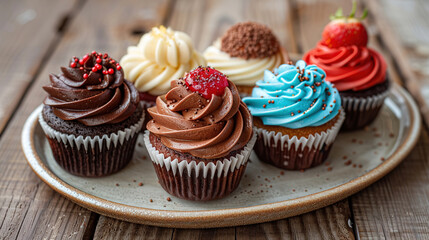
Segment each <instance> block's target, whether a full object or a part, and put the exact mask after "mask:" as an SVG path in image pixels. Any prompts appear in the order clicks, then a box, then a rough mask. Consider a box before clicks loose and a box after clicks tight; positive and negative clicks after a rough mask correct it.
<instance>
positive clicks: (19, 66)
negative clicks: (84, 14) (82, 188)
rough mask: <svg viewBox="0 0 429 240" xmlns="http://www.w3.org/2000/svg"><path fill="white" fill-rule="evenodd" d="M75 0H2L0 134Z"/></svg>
mask: <svg viewBox="0 0 429 240" xmlns="http://www.w3.org/2000/svg"><path fill="white" fill-rule="evenodd" d="M76 2H77V1H76V0H73V1H67V0H61V1H31V0H20V1H14V0H7V1H2V3H1V8H0V35H1V38H0V85H1V86H2V87H1V88H0V102H1V103H2V104H1V105H0V134H1V133H2V131H3V129H4V127H5V125H6V123H7V122H8V120H9V118H10V116H11V115H12V113H13V112H14V111H15V109H16V107H17V106H18V104H19V102H20V100H21V98H22V95H23V94H24V93H25V91H26V89H27V87H28V86H29V84H30V83H31V81H32V80H33V79H34V76H35V74H36V73H37V72H38V71H39V69H40V67H41V65H40V64H41V61H42V59H43V58H44V57H46V56H48V55H49V54H50V50H51V48H52V47H53V46H54V45H55V44H56V43H57V41H58V39H59V37H60V35H61V32H60V31H59V30H60V29H59V28H60V26H61V24H62V23H63V22H64V21H63V20H65V19H66V18H67V17H68V16H71V15H72V14H73V11H74V10H75V8H76V6H75V5H76Z"/></svg>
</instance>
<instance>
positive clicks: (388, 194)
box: [352, 130, 429, 239]
mask: <svg viewBox="0 0 429 240" xmlns="http://www.w3.org/2000/svg"><path fill="white" fill-rule="evenodd" d="M428 145H429V137H428V133H427V131H426V130H425V131H423V132H422V135H421V137H420V140H419V142H418V143H417V146H416V147H415V149H414V150H413V151H412V152H411V154H410V155H409V156H408V157H407V158H406V159H405V160H404V161H403V162H402V163H401V164H400V165H399V166H398V167H397V168H396V169H395V170H393V171H392V172H391V173H390V174H389V175H387V176H386V177H384V178H383V179H381V180H380V181H379V182H377V183H375V184H373V185H372V186H370V187H369V188H367V189H366V190H364V191H362V192H361V193H359V194H357V195H355V196H353V197H352V206H353V212H354V215H355V222H356V224H357V227H358V229H359V234H360V237H361V238H362V239H376V238H377V239H381V238H383V239H391V238H397V239H428V238H429V229H428V222H429V205H428V203H429V188H428V185H427V183H428V182H429V166H428V162H429V150H428V148H427V146H428Z"/></svg>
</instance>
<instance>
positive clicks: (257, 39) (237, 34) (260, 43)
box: [221, 22, 280, 59]
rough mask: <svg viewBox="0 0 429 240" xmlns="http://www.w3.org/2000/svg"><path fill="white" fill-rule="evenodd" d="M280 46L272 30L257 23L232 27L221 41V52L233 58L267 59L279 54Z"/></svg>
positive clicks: (244, 23)
mask: <svg viewBox="0 0 429 240" xmlns="http://www.w3.org/2000/svg"><path fill="white" fill-rule="evenodd" d="M279 48H280V44H279V42H278V40H277V38H276V37H275V36H274V34H273V33H272V32H271V30H270V29H269V28H268V27H267V26H265V25H262V24H259V23H255V22H243V23H238V24H235V25H233V26H232V27H230V28H229V29H228V30H227V31H226V33H225V34H224V35H223V37H222V39H221V50H222V51H223V52H226V53H228V54H229V55H230V56H231V57H240V58H244V59H249V58H266V57H271V56H273V55H275V54H276V53H277V52H279Z"/></svg>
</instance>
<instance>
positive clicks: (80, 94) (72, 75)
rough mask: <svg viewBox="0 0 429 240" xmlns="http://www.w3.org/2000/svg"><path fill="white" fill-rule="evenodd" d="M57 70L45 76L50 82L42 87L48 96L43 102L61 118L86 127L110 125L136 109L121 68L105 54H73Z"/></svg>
mask: <svg viewBox="0 0 429 240" xmlns="http://www.w3.org/2000/svg"><path fill="white" fill-rule="evenodd" d="M97 61H98V62H97ZM97 67H98V68H97ZM61 72H62V74H59V75H55V74H50V75H49V78H50V82H51V84H50V85H49V86H44V87H43V89H44V90H45V91H46V92H47V93H48V94H49V96H48V97H47V98H46V99H45V101H44V102H43V103H44V104H45V105H48V106H50V107H52V109H53V113H54V114H55V115H56V116H57V117H59V118H61V119H63V120H67V121H70V120H77V121H79V122H81V123H83V124H84V125H86V126H96V125H101V124H113V123H119V122H122V121H124V120H125V119H127V118H128V117H129V116H131V115H132V114H133V113H134V111H135V109H136V108H137V105H138V102H139V96H138V92H137V90H136V89H135V88H134V86H133V85H132V84H131V83H129V82H128V81H126V80H124V73H123V71H122V69H121V67H120V66H119V65H118V64H117V63H116V61H115V60H113V59H111V58H109V57H108V55H107V54H104V55H102V54H97V53H94V52H93V53H92V54H91V55H86V56H84V57H83V58H82V59H80V60H79V59H78V58H75V57H74V58H73V59H72V60H71V62H70V66H69V67H61Z"/></svg>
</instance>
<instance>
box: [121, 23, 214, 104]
mask: <svg viewBox="0 0 429 240" xmlns="http://www.w3.org/2000/svg"><path fill="white" fill-rule="evenodd" d="M120 64H121V65H122V68H123V69H124V73H125V79H127V80H129V81H131V82H133V83H134V85H135V86H136V88H137V89H138V90H139V91H140V92H149V93H150V94H152V95H154V96H158V95H162V94H165V93H166V92H168V90H170V81H171V80H176V79H179V78H181V77H183V76H184V74H185V73H186V72H189V71H190V70H192V69H193V68H195V67H197V66H199V65H206V61H205V60H204V58H203V57H202V56H201V54H200V53H198V52H197V51H195V49H194V47H193V44H192V40H191V38H190V37H189V36H188V35H187V34H186V33H183V32H179V31H173V30H172V29H171V28H165V27H164V26H160V27H159V28H157V27H154V28H152V31H150V32H149V33H146V34H144V35H143V36H142V38H141V39H140V42H139V44H138V45H137V46H130V47H128V50H127V54H126V55H125V56H123V57H122V59H121V61H120Z"/></svg>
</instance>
